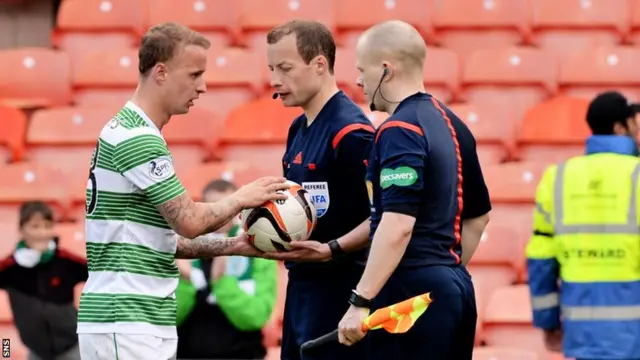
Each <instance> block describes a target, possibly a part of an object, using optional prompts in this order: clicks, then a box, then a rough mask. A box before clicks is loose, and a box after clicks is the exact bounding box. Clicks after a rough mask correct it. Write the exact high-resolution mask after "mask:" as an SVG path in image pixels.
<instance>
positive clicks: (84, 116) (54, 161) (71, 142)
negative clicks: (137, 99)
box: [27, 106, 120, 180]
mask: <svg viewBox="0 0 640 360" xmlns="http://www.w3.org/2000/svg"><path fill="white" fill-rule="evenodd" d="M119 109H120V107H117V106H109V107H106V106H105V107H89V106H80V107H61V108H55V109H46V110H40V111H37V112H35V113H34V114H33V117H32V119H31V126H30V127H29V130H28V132H27V147H28V154H29V158H30V159H31V160H34V161H38V162H42V163H46V164H49V165H50V166H53V167H56V168H58V169H59V170H61V171H63V172H65V173H69V172H73V171H75V169H78V168H80V169H81V171H84V172H85V173H87V172H88V171H89V170H88V167H89V163H90V159H91V154H92V153H93V149H94V148H95V146H96V142H97V141H98V136H99V135H100V132H101V131H102V128H103V127H104V126H105V125H106V124H107V122H109V120H110V119H111V118H113V117H114V116H115V115H116V114H117V113H118V110H119ZM87 176H88V173H87ZM85 177H86V176H85ZM85 180H86V179H85Z"/></svg>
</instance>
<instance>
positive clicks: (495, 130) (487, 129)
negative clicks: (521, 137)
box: [449, 103, 515, 165]
mask: <svg viewBox="0 0 640 360" xmlns="http://www.w3.org/2000/svg"><path fill="white" fill-rule="evenodd" d="M449 109H450V110H451V111H453V112H454V113H455V114H456V115H457V116H458V117H459V118H460V119H461V120H462V121H464V122H465V124H467V126H468V127H469V129H470V130H471V133H473V136H474V137H475V139H476V142H477V153H478V158H479V159H480V163H481V164H482V165H491V164H497V163H499V162H502V161H503V160H505V159H506V158H507V156H508V148H509V147H510V146H511V142H512V139H513V136H514V132H515V123H514V122H513V121H511V120H512V119H511V118H509V116H508V115H507V114H505V113H504V112H503V111H501V110H500V109H499V108H496V107H495V106H492V105H490V104H486V103H474V104H471V103H464V104H452V105H449Z"/></svg>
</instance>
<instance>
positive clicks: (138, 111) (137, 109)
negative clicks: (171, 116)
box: [124, 101, 160, 132]
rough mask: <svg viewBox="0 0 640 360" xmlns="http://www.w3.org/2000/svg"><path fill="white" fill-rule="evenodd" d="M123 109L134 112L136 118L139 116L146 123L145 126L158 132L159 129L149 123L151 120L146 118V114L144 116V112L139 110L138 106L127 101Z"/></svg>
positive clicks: (151, 122)
mask: <svg viewBox="0 0 640 360" xmlns="http://www.w3.org/2000/svg"><path fill="white" fill-rule="evenodd" d="M124 107H126V108H127V109H129V110H132V111H134V112H135V113H136V114H138V116H140V117H141V118H142V119H143V120H144V121H145V122H146V123H147V125H149V126H150V127H151V128H152V129H155V130H157V131H158V132H160V129H158V127H157V126H156V124H154V123H153V121H151V119H150V118H149V117H148V116H147V114H145V112H144V111H142V109H140V107H139V106H138V105H136V104H134V103H133V102H132V101H127V103H126V104H125V105H124Z"/></svg>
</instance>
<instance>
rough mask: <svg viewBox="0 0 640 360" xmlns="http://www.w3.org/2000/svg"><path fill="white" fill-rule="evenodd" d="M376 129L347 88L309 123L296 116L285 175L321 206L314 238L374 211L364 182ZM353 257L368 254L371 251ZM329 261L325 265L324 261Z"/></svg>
mask: <svg viewBox="0 0 640 360" xmlns="http://www.w3.org/2000/svg"><path fill="white" fill-rule="evenodd" d="M374 131H375V130H374V128H373V125H372V124H371V122H370V121H369V119H368V118H367V116H366V115H365V114H364V113H363V112H362V110H361V109H360V107H358V105H356V104H355V103H354V102H353V101H351V100H350V99H349V98H348V97H347V96H346V95H345V94H344V93H343V92H342V91H339V92H337V93H336V94H335V95H334V96H333V97H331V99H329V101H328V102H327V103H326V104H325V105H324V107H323V108H322V110H321V111H320V113H319V114H318V116H317V117H316V119H315V120H314V121H313V122H312V123H311V124H310V125H309V126H307V118H306V116H305V115H301V116H299V117H298V118H296V119H295V120H294V122H293V124H292V125H291V127H290V129H289V135H288V137H287V147H286V151H285V154H284V156H283V158H282V164H283V171H284V176H285V177H286V178H287V179H288V180H291V181H294V182H296V183H298V184H300V185H302V187H304V188H305V189H306V190H307V191H308V192H309V195H310V196H311V199H312V201H313V203H314V205H315V207H316V210H317V215H318V222H317V225H316V228H315V230H314V232H313V233H312V234H311V237H310V239H312V240H316V241H320V242H328V241H330V240H333V239H337V238H338V237H340V236H342V235H344V234H346V233H348V232H349V231H351V230H352V229H353V228H355V227H356V226H358V225H360V224H361V223H362V222H363V221H365V220H366V219H367V218H368V217H369V214H370V206H369V200H368V199H369V198H368V195H367V188H366V185H365V176H366V165H365V163H366V161H367V159H368V156H369V153H370V150H371V145H372V143H373V134H374ZM348 259H351V260H353V261H362V262H364V261H365V259H366V250H363V251H359V252H357V253H354V254H350V256H349V257H348ZM286 265H287V267H288V268H289V269H292V268H294V267H295V268H301V270H302V268H305V269H309V270H310V271H313V270H312V269H316V268H317V270H318V271H321V269H322V268H325V267H327V266H332V265H331V264H303V263H287V264H286ZM325 265H326V266H325Z"/></svg>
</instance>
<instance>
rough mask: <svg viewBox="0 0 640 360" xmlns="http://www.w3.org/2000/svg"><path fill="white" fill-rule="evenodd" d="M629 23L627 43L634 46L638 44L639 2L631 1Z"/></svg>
mask: <svg viewBox="0 0 640 360" xmlns="http://www.w3.org/2000/svg"><path fill="white" fill-rule="evenodd" d="M630 7H631V11H630V14H631V22H630V34H629V39H628V40H629V42H631V43H632V44H634V45H638V44H640V1H639V0H631V5H630Z"/></svg>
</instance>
